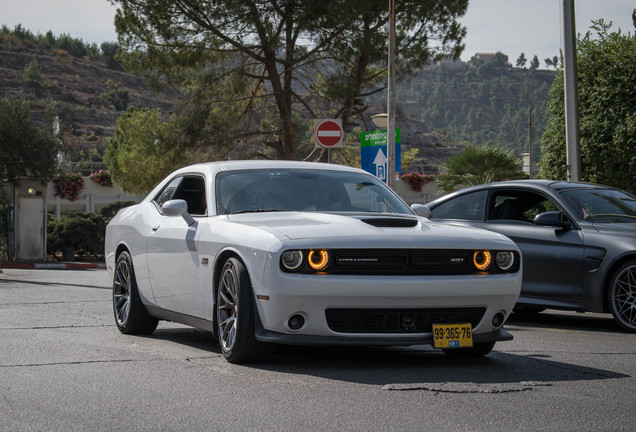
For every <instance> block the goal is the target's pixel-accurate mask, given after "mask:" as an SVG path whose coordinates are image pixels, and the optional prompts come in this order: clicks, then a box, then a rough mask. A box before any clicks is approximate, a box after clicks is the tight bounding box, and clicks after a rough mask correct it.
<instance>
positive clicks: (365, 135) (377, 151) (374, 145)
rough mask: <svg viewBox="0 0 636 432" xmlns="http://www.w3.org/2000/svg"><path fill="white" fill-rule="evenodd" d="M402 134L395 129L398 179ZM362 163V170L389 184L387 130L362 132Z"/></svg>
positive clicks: (395, 157) (398, 174) (395, 158)
mask: <svg viewBox="0 0 636 432" xmlns="http://www.w3.org/2000/svg"><path fill="white" fill-rule="evenodd" d="M401 135H402V133H401V131H400V128H396V129H395V155H394V160H395V173H396V174H397V177H398V178H399V176H400V175H401V174H402V173H401V165H402V153H401V142H402V139H401V138H402V137H401ZM360 162H361V165H362V169H363V170H365V171H367V172H368V173H371V174H373V175H374V176H376V177H377V178H379V179H380V180H382V181H383V182H385V183H387V184H388V178H389V170H388V168H389V167H388V155H387V133H386V130H382V131H372V132H362V133H361V134H360Z"/></svg>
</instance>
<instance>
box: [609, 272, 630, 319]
mask: <svg viewBox="0 0 636 432" xmlns="http://www.w3.org/2000/svg"><path fill="white" fill-rule="evenodd" d="M610 302H611V308H612V313H613V314H614V318H616V320H617V322H618V324H619V325H620V326H621V327H623V328H625V329H627V330H630V331H636V265H628V266H625V267H624V268H622V269H621V270H620V271H619V272H618V274H617V275H616V277H615V278H614V280H613V282H612V287H611V292H610Z"/></svg>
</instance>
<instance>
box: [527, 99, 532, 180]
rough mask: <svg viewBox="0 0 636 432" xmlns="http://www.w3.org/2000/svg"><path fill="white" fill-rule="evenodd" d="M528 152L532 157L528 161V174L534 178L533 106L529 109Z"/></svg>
mask: <svg viewBox="0 0 636 432" xmlns="http://www.w3.org/2000/svg"><path fill="white" fill-rule="evenodd" d="M528 143H529V144H528V154H529V155H530V159H529V161H528V175H529V177H530V178H532V108H529V109H528Z"/></svg>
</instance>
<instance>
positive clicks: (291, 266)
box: [281, 250, 303, 271]
mask: <svg viewBox="0 0 636 432" xmlns="http://www.w3.org/2000/svg"><path fill="white" fill-rule="evenodd" d="M281 264H282V265H283V267H285V268H286V269H287V270H290V271H293V270H297V269H298V268H299V267H300V266H301V265H302V264H303V253H302V251H299V250H288V251H285V252H283V255H282V257H281Z"/></svg>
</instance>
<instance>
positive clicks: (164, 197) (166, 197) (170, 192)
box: [154, 177, 183, 208]
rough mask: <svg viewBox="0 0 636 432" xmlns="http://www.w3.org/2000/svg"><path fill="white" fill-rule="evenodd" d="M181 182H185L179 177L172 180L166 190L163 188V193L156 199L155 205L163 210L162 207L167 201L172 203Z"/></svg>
mask: <svg viewBox="0 0 636 432" xmlns="http://www.w3.org/2000/svg"><path fill="white" fill-rule="evenodd" d="M181 180H183V178H182V177H177V178H176V179H174V180H172V181H171V182H170V183H168V184H167V185H166V187H165V188H163V190H162V191H161V192H159V194H158V195H157V196H156V197H155V199H154V202H155V204H156V205H157V206H158V207H159V208H161V206H162V205H163V204H164V203H165V202H166V201H170V200H171V199H173V197H174V194H175V193H176V192H177V189H178V188H179V184H181Z"/></svg>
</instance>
